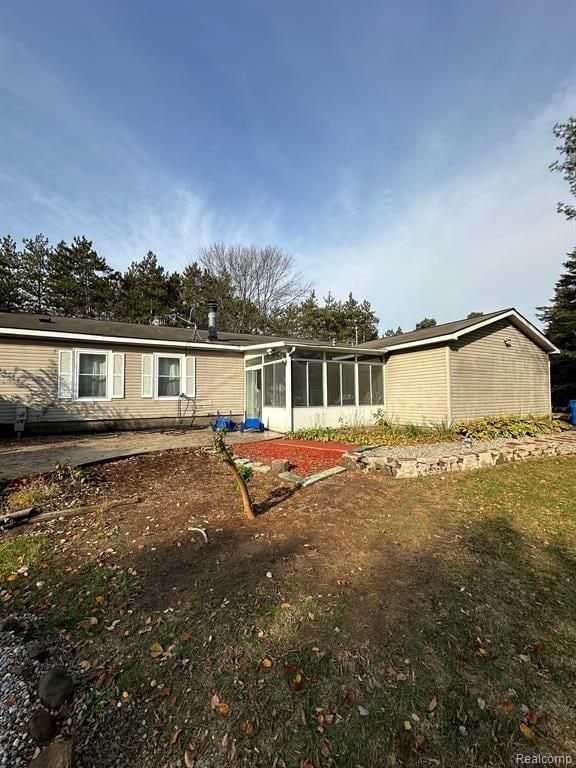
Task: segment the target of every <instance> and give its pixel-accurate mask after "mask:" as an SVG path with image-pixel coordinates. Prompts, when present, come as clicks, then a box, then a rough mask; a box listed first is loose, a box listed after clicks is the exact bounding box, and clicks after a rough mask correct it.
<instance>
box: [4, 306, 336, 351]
mask: <svg viewBox="0 0 576 768" xmlns="http://www.w3.org/2000/svg"><path fill="white" fill-rule="evenodd" d="M2 328H17V329H22V330H28V331H40V332H48V333H50V332H52V333H83V334H88V335H96V336H110V337H111V338H113V337H118V338H132V339H134V340H135V341H138V340H139V339H146V340H153V341H163V342H166V341H180V342H182V341H184V342H189V343H193V342H194V343H198V342H200V343H201V342H206V343H208V331H204V330H198V331H196V334H194V331H193V330H192V329H191V328H175V327H173V326H168V325H144V324H139V323H119V322H117V321H115V320H91V319H85V318H74V317H58V316H56V315H46V314H44V315H37V314H28V313H26V312H0V333H1V331H2ZM274 341H285V342H287V343H292V342H294V343H295V342H296V339H291V338H288V337H285V336H261V335H258V334H249V333H227V332H226V331H219V332H218V340H217V341H214V342H210V344H211V346H217V345H219V344H221V345H228V346H234V347H244V346H248V345H250V344H266V342H274ZM299 341H300V342H301V343H302V342H306V343H309V344H314V343H317V344H324V345H326V342H314V341H313V340H311V339H310V340H305V339H299Z"/></svg>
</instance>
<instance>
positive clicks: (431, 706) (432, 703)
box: [428, 696, 438, 712]
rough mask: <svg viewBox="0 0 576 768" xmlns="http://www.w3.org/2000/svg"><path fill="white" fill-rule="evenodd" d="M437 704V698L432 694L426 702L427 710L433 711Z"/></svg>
mask: <svg viewBox="0 0 576 768" xmlns="http://www.w3.org/2000/svg"><path fill="white" fill-rule="evenodd" d="M437 706H438V699H437V698H436V696H433V697H432V698H431V699H430V703H429V704H428V712H434V710H435V709H436V707H437Z"/></svg>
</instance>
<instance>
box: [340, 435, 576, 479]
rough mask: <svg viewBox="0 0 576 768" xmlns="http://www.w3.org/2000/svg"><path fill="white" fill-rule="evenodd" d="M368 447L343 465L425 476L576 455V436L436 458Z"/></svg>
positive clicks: (397, 475)
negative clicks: (376, 451) (382, 452)
mask: <svg viewBox="0 0 576 768" xmlns="http://www.w3.org/2000/svg"><path fill="white" fill-rule="evenodd" d="M367 450H369V449H364V450H362V451H358V450H356V451H351V452H350V453H345V454H344V456H342V459H341V461H340V465H341V466H342V467H345V468H346V469H355V470H360V471H364V472H384V473H385V474H387V475H389V476H390V477H395V478H403V477H421V476H423V475H429V474H436V473H438V472H465V471H468V470H471V469H481V468H482V467H492V466H494V465H495V464H506V463H509V462H513V461H524V460H525V459H532V458H538V457H540V456H568V455H571V454H576V435H575V436H572V435H559V436H558V437H557V438H554V439H543V438H534V439H533V440H526V441H522V442H519V441H515V440H511V441H510V442H509V443H506V445H505V446H503V447H502V448H495V449H492V450H486V451H477V452H471V453H463V454H459V455H452V456H443V457H441V458H439V459H437V460H435V461H434V460H433V461H430V460H428V459H424V458H418V457H409V458H405V459H403V458H394V457H392V456H367V455H366V451H367Z"/></svg>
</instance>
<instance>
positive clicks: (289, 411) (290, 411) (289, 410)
mask: <svg viewBox="0 0 576 768" xmlns="http://www.w3.org/2000/svg"><path fill="white" fill-rule="evenodd" d="M294 352H296V347H292V349H291V350H290V351H289V352H286V426H287V427H288V429H287V430H286V431H287V432H292V430H293V429H294V408H293V407H292V355H293V354H294Z"/></svg>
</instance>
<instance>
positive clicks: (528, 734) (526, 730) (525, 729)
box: [519, 723, 536, 741]
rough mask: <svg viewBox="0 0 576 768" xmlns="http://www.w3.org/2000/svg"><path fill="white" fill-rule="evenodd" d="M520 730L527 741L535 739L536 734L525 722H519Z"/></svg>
mask: <svg viewBox="0 0 576 768" xmlns="http://www.w3.org/2000/svg"><path fill="white" fill-rule="evenodd" d="M519 727H520V732H521V733H522V736H524V738H525V739H528V741H536V734H535V733H534V731H533V730H532V728H530V727H529V726H527V725H526V723H520V726H519Z"/></svg>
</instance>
